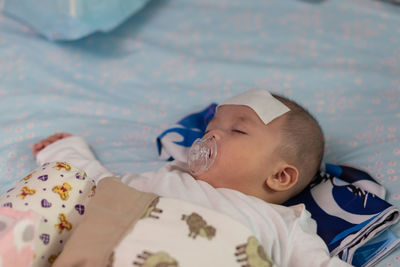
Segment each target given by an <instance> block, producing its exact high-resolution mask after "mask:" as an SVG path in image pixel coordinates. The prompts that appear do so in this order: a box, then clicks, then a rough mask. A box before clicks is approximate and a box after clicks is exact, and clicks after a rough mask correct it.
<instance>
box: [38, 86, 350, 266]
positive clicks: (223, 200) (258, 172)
mask: <svg viewBox="0 0 400 267" xmlns="http://www.w3.org/2000/svg"><path fill="white" fill-rule="evenodd" d="M195 145H198V146H199V147H198V148H197V150H198V151H194V152H193V150H196V149H192V150H191V152H189V161H188V164H187V163H185V162H178V161H174V162H172V163H169V164H167V165H166V166H165V167H163V168H161V169H160V170H158V171H154V172H147V173H143V174H128V175H125V176H123V177H122V178H121V181H122V182H123V183H124V184H125V185H128V186H130V187H133V188H135V189H137V190H139V191H142V192H151V193H154V194H156V195H159V196H161V197H166V198H173V199H179V200H183V201H187V202H190V203H193V204H196V205H199V206H201V207H205V208H209V209H211V210H214V211H217V212H219V213H222V214H224V215H227V216H228V217H229V218H231V219H233V220H236V221H238V222H240V223H241V224H242V225H244V226H246V227H248V229H250V231H251V232H252V234H253V235H254V236H255V237H256V239H258V240H259V241H260V244H261V246H262V247H263V249H264V253H265V254H266V255H268V257H270V258H271V261H270V263H271V265H262V266H272V262H273V266H349V265H348V264H347V263H344V262H342V261H341V260H339V259H338V258H331V257H330V256H329V252H328V250H327V247H326V245H325V244H324V243H323V241H322V239H320V238H319V237H318V236H317V235H316V225H315V222H314V221H313V220H312V219H311V218H310V214H309V213H308V212H307V211H306V210H305V208H304V205H297V206H292V207H285V206H282V205H279V204H282V203H283V202H285V201H286V200H288V199H290V198H291V197H293V196H295V195H296V194H298V193H299V192H301V191H302V190H303V189H304V188H305V187H306V186H307V185H308V184H309V182H310V181H311V179H312V177H313V176H314V175H315V174H316V172H317V171H318V169H319V166H320V163H321V159H322V156H323V148H324V139H323V134H322V130H321V128H320V126H319V124H318V122H317V121H316V120H315V119H314V118H313V117H312V116H311V115H310V114H309V113H308V112H307V111H306V110H305V109H304V108H302V107H301V106H300V105H298V104H296V103H295V102H294V101H291V100H289V99H286V98H284V97H281V96H278V95H273V96H272V95H271V94H270V93H269V92H267V91H265V90H249V91H247V92H245V93H243V94H240V95H238V96H235V97H233V98H231V99H228V100H227V101H225V102H224V103H223V104H221V105H219V106H218V108H217V111H216V114H215V116H214V118H213V119H212V120H211V121H210V122H209V124H208V126H207V129H206V132H205V135H204V137H203V138H202V140H199V141H197V142H196V143H195ZM195 145H194V146H195ZM199 151H203V152H204V151H205V153H203V154H201V153H200V154H199V153H198V152H199ZM33 154H34V155H35V156H36V157H37V161H38V163H39V164H44V163H46V162H51V161H64V162H68V163H69V164H71V165H72V166H74V167H76V168H79V169H81V170H83V171H85V172H86V174H87V175H88V177H91V178H92V179H94V180H96V181H97V182H98V181H99V180H101V179H103V178H106V177H110V176H114V175H113V174H112V173H111V172H109V171H108V170H106V169H105V168H104V167H103V166H102V165H101V164H100V163H99V162H98V161H97V160H96V158H95V157H94V155H93V153H91V151H90V149H89V146H88V145H87V143H86V142H85V141H84V140H83V139H82V138H81V137H79V136H73V135H70V134H67V133H58V134H55V135H53V136H50V137H48V138H46V139H44V140H42V141H40V142H38V143H37V144H35V145H34V146H33ZM183 218H186V217H185V216H183V217H182V220H183ZM213 233H214V234H215V230H214V232H213ZM249 266H250V265H249ZM260 266H261V265H260Z"/></svg>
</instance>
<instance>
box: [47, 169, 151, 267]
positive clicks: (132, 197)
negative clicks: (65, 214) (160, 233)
mask: <svg viewBox="0 0 400 267" xmlns="http://www.w3.org/2000/svg"><path fill="white" fill-rule="evenodd" d="M156 198H157V195H155V194H152V193H143V192H139V191H137V190H135V189H134V188H131V187H128V186H125V185H124V184H122V183H121V181H120V179H119V178H116V177H110V178H105V179H103V180H101V181H100V182H99V184H98V186H97V190H96V195H95V196H94V198H93V199H92V200H91V202H89V205H88V208H87V212H86V214H85V216H84V217H83V219H82V221H81V222H80V224H79V226H78V227H77V228H76V229H75V230H74V232H73V234H72V236H71V238H70V239H69V240H68V242H67V243H66V244H65V247H64V250H63V251H62V252H61V254H60V255H59V256H58V257H57V259H56V261H55V262H54V264H53V266H54V267H71V266H79V267H80V266H82V267H83V266H85V267H86V266H87V267H89V266H96V267H102V266H108V265H109V262H110V259H112V253H113V249H114V248H115V247H116V246H117V245H118V243H119V242H120V241H121V239H122V238H123V237H124V236H125V235H126V234H127V233H128V232H129V231H131V229H132V228H133V227H134V225H135V223H136V222H137V220H138V219H140V217H141V216H142V214H144V212H145V211H146V210H147V207H148V206H149V204H150V203H151V202H152V201H153V200H154V199H156ZM127 203H130V204H129V205H128V204H127Z"/></svg>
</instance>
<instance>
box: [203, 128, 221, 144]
mask: <svg viewBox="0 0 400 267" xmlns="http://www.w3.org/2000/svg"><path fill="white" fill-rule="evenodd" d="M209 136H214V138H215V140H216V141H218V140H220V139H221V138H222V136H223V132H222V131H221V130H218V129H215V130H211V131H209V132H208V133H207V134H206V135H205V136H204V137H205V138H207V137H209Z"/></svg>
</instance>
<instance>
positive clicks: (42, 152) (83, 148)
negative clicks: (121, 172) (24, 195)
mask: <svg viewBox="0 0 400 267" xmlns="http://www.w3.org/2000/svg"><path fill="white" fill-rule="evenodd" d="M32 152H33V154H34V155H36V162H37V163H38V164H39V165H42V164H43V163H45V162H53V161H65V162H68V163H69V164H71V165H73V166H74V167H76V168H79V169H81V170H83V171H85V172H86V174H87V175H88V177H90V178H92V179H94V180H95V181H96V182H98V181H99V180H100V179H102V178H105V177H109V176H115V175H114V174H113V173H111V172H109V171H108V170H107V169H106V168H104V167H103V166H102V165H101V163H100V162H99V161H98V160H97V159H96V157H95V156H94V155H93V153H92V151H91V150H90V148H89V146H88V144H87V143H86V141H85V140H84V139H83V138H82V137H80V136H74V135H71V134H67V133H58V134H55V135H52V136H50V137H48V138H46V139H43V140H41V141H40V142H38V143H37V144H35V145H34V146H33V148H32Z"/></svg>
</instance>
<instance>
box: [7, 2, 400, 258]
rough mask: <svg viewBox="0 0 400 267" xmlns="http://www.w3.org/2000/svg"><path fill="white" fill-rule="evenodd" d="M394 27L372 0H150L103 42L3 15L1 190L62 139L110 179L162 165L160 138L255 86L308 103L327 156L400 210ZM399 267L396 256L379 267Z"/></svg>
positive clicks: (396, 11) (391, 9) (399, 79)
mask: <svg viewBox="0 0 400 267" xmlns="http://www.w3.org/2000/svg"><path fill="white" fill-rule="evenodd" d="M399 25H400V7H399V6H396V5H392V4H389V3H385V2H381V1H373V0H352V1H347V0H326V1H299V0H298V1H296V0H291V1H289V0H287V1H278V0H276V1H259V0H252V1H240V0H230V1H226V0H219V1H214V0H173V1H172V0H153V1H152V2H151V3H150V4H149V5H148V6H147V7H146V8H145V9H144V10H142V11H141V12H140V13H138V14H137V15H135V16H134V17H132V18H131V19H130V20H128V21H127V22H126V23H124V24H123V25H122V26H121V27H119V28H118V29H116V30H115V31H113V32H112V33H110V34H96V35H92V36H90V37H88V38H85V39H82V40H80V41H76V42H63V43H52V42H49V41H47V40H46V39H44V38H42V37H40V36H38V35H37V34H35V33H34V32H32V31H31V30H30V29H29V28H27V27H26V26H24V25H22V24H20V23H19V22H17V21H14V20H13V19H11V18H9V17H5V16H2V15H0V125H1V127H0V129H1V130H0V177H1V178H0V191H1V192H4V191H5V190H6V189H7V188H9V187H11V186H12V184H13V182H14V181H16V180H18V179H19V178H21V177H23V176H24V175H26V174H27V173H29V171H30V170H32V169H33V168H34V167H35V160H34V157H33V156H32V154H31V146H32V145H33V144H34V143H35V142H37V141H39V140H40V139H42V138H45V137H47V136H49V135H52V134H53V133H55V132H60V131H63V132H69V133H73V134H77V135H82V136H84V137H85V138H86V140H87V141H88V142H89V143H90V144H91V146H92V148H93V150H94V152H95V154H96V155H97V156H98V157H99V159H100V161H101V162H103V163H104V164H105V165H106V166H107V167H108V168H109V169H110V170H111V171H113V172H115V173H116V174H118V175H122V174H124V173H127V172H143V171H147V170H151V169H155V168H158V167H160V166H162V165H163V164H164V162H162V161H160V160H159V159H158V158H157V150H156V145H155V138H156V137H157V135H158V134H159V133H161V132H162V131H163V130H164V129H166V128H167V127H168V126H169V125H171V124H173V123H174V122H176V121H177V120H178V119H180V118H181V117H182V116H184V115H185V114H187V113H188V112H192V111H197V110H200V109H202V108H203V107H205V106H206V105H208V104H209V103H211V102H212V101H216V102H220V101H222V100H223V99H225V98H227V97H229V96H231V95H233V94H236V93H238V92H241V91H243V90H245V89H248V88H252V87H257V88H267V89H269V90H271V91H273V92H276V93H280V94H283V95H286V96H288V97H291V98H293V99H295V100H298V102H300V103H301V104H303V105H305V106H306V107H307V108H308V109H309V110H310V111H311V112H312V113H313V114H314V115H315V116H316V117H317V118H318V120H319V121H320V123H321V125H322V127H323V130H324V132H325V135H326V140H327V143H326V153H325V160H326V161H327V162H331V163H336V164H347V165H351V166H355V167H358V168H361V169H363V170H366V171H368V172H369V173H370V174H372V175H373V176H374V177H376V178H377V179H378V180H379V181H380V182H381V183H382V184H383V185H384V186H385V187H386V189H387V190H388V193H387V197H386V200H387V201H388V202H390V203H392V204H394V205H396V206H397V207H400V104H399V99H400V28H399ZM392 230H393V231H394V232H395V233H397V234H398V235H399V234H400V226H399V225H396V226H394V227H392ZM399 265H400V250H396V251H395V252H394V253H392V254H390V255H389V256H388V257H387V258H385V259H384V260H383V261H382V262H380V263H379V264H378V266H399Z"/></svg>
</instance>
